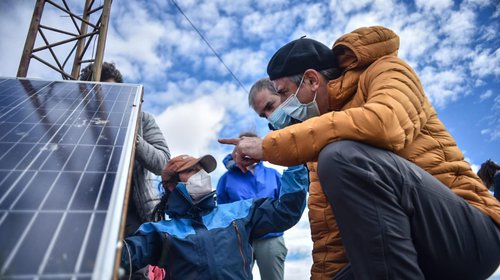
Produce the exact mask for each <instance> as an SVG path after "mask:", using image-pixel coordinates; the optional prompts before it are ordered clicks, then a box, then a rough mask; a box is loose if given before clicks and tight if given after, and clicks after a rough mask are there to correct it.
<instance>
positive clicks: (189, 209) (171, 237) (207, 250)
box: [121, 155, 309, 279]
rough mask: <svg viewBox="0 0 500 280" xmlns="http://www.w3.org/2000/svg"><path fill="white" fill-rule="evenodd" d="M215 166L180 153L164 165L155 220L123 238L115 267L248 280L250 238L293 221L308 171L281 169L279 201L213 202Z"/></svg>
mask: <svg viewBox="0 0 500 280" xmlns="http://www.w3.org/2000/svg"><path fill="white" fill-rule="evenodd" d="M216 165H217V162H216V160H215V159H214V157H213V156H211V155H205V156H203V157H200V158H194V157H191V156H187V155H182V156H178V157H175V158H173V159H171V160H170V161H169V162H168V163H167V165H166V166H165V168H164V170H163V172H162V184H163V187H164V189H165V195H164V196H163V197H162V200H161V202H160V203H159V204H158V205H157V207H156V208H155V212H154V215H155V221H157V222H152V223H145V224H143V225H142V226H141V227H140V228H139V229H138V231H137V232H136V233H135V234H134V235H133V236H130V237H128V238H126V239H125V240H124V241H123V249H122V262H121V267H122V268H123V269H125V271H127V273H131V272H133V271H135V270H136V269H139V268H141V267H144V266H146V265H148V264H151V265H156V266H159V267H162V268H165V269H166V277H165V279H252V271H251V265H252V247H251V246H250V242H251V241H252V240H253V239H255V238H258V237H261V236H263V235H265V234H267V233H270V232H281V231H285V230H287V229H289V228H291V227H292V226H294V225H295V224H296V223H297V222H298V221H299V219H300V217H301V215H302V212H303V210H304V208H305V203H306V192H307V186H308V184H309V177H308V171H307V169H306V168H305V167H304V166H303V165H299V166H294V167H290V168H288V169H287V170H285V171H284V173H283V176H282V178H281V194H280V197H279V199H271V198H256V199H248V200H241V201H236V202H233V203H228V204H221V205H216V199H215V191H213V189H212V186H211V179H210V175H208V173H210V172H212V171H213V170H214V169H215V168H216ZM165 214H167V215H168V217H169V219H165Z"/></svg>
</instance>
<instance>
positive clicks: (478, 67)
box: [470, 48, 500, 77]
mask: <svg viewBox="0 0 500 280" xmlns="http://www.w3.org/2000/svg"><path fill="white" fill-rule="evenodd" d="M471 59H472V61H471V64H470V69H471V72H472V75H474V76H478V77H486V76H488V75H493V76H495V77H499V76H500V67H498V66H499V65H500V48H497V49H496V50H491V49H482V50H481V49H479V50H477V52H475V53H472V55H471Z"/></svg>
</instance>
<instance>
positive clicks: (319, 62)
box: [267, 37, 337, 80]
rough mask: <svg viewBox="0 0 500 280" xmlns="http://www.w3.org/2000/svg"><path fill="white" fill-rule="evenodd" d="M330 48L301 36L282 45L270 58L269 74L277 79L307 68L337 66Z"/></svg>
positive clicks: (317, 68) (302, 71) (298, 72)
mask: <svg viewBox="0 0 500 280" xmlns="http://www.w3.org/2000/svg"><path fill="white" fill-rule="evenodd" d="M336 66H337V62H336V59H335V56H334V54H333V52H332V50H331V49H330V48H328V47H327V46H325V45H324V44H322V43H320V42H318V41H316V40H313V39H309V38H304V37H302V38H300V39H297V40H294V41H291V42H290V43H288V44H286V45H284V46H283V47H281V48H280V49H279V50H278V51H277V52H276V53H275V54H274V55H273V57H271V60H269V63H268V64H267V74H268V75H269V79H271V80H276V79H279V78H283V77H289V76H293V75H297V74H302V73H304V72H305V71H306V70H307V69H314V70H324V69H328V68H332V67H336Z"/></svg>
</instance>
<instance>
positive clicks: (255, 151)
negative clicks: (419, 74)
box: [219, 136, 264, 172]
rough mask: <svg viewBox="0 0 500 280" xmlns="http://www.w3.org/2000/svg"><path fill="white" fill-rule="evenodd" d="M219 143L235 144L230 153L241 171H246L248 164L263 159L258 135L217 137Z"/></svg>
mask: <svg viewBox="0 0 500 280" xmlns="http://www.w3.org/2000/svg"><path fill="white" fill-rule="evenodd" d="M219 143H221V144H230V145H235V147H234V150H233V153H232V154H231V155H232V156H233V159H234V162H235V163H236V164H237V165H238V167H239V168H240V170H241V171H242V172H246V171H247V168H248V167H249V166H250V165H252V164H254V163H257V162H259V161H261V160H263V159H264V152H263V150H262V140H261V139H260V138H258V137H246V136H243V137H241V138H222V139H219Z"/></svg>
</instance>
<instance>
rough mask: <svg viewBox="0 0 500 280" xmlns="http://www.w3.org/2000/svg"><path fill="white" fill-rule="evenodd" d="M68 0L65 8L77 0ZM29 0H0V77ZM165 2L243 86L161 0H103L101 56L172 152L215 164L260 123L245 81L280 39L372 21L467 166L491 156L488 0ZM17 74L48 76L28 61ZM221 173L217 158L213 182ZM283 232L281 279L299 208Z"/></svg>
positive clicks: (291, 271) (303, 256)
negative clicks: (416, 78)
mask: <svg viewBox="0 0 500 280" xmlns="http://www.w3.org/2000/svg"><path fill="white" fill-rule="evenodd" d="M56 2H57V1H56ZM68 2H69V3H70V5H71V7H74V4H77V5H81V3H80V2H82V3H83V1H76V0H71V1H68ZM34 4H35V0H21V1H16V0H2V1H0V36H1V38H2V39H1V40H0V61H1V64H0V76H7V77H13V76H15V75H16V72H17V67H18V64H19V59H20V56H21V52H22V48H23V45H24V41H25V38H26V33H27V30H28V26H29V23H30V19H31V15H32V12H33V7H34ZM177 4H178V6H179V7H180V9H182V11H183V12H184V13H185V14H186V16H187V17H188V18H189V19H190V21H191V22H192V23H193V24H194V25H195V26H196V28H197V29H198V30H199V31H200V32H201V34H202V35H203V36H204V37H205V38H206V40H208V41H209V42H210V44H211V46H212V47H213V49H214V50H215V51H216V52H217V53H218V54H219V55H220V57H221V58H222V60H223V61H224V62H225V64H226V65H227V66H228V67H229V68H230V69H231V71H232V72H233V73H234V75H235V76H236V77H237V79H238V80H239V81H240V82H241V83H242V84H243V87H241V86H240V85H239V82H237V81H236V80H235V78H234V77H233V76H232V75H231V74H230V73H229V71H228V70H227V69H226V68H225V67H224V65H223V64H222V63H221V62H220V61H219V59H218V58H217V57H216V56H215V55H214V53H213V52H212V50H211V49H210V48H209V47H208V46H207V45H206V43H205V42H204V41H203V40H202V39H201V38H200V36H199V34H198V33H197V32H196V31H195V30H194V29H193V27H192V26H191V24H190V23H189V22H188V21H187V20H186V18H185V17H184V16H183V15H182V14H181V13H180V12H179V10H178V9H177V8H176V7H175V5H174V4H173V2H172V1H166V0H157V1H145V0H144V1H140V0H134V1H129V0H114V1H113V5H112V10H111V21H110V28H109V31H108V38H107V45H106V52H105V60H106V61H111V62H115V63H116V65H117V67H118V68H119V69H120V70H121V72H122V74H123V75H124V79H125V80H126V82H130V83H138V84H143V85H144V89H145V96H144V104H143V110H144V111H147V112H151V113H153V114H154V115H155V116H156V119H157V122H158V123H159V125H160V127H161V128H162V130H163V132H164V134H165V137H166V139H167V142H168V144H169V146H170V149H171V151H172V154H173V155H179V154H182V153H188V154H192V155H195V156H197V155H202V154H205V153H212V154H214V156H215V157H216V158H217V160H218V161H219V163H220V162H221V161H222V158H223V157H224V156H225V154H227V153H229V152H230V151H231V147H228V146H223V145H219V144H218V143H217V141H216V140H217V138H220V137H232V136H237V134H238V133H239V132H240V131H244V130H255V131H257V132H258V134H260V135H261V136H264V135H265V134H266V133H267V132H268V130H267V125H266V122H265V121H264V120H261V119H259V118H258V117H257V115H256V114H255V113H254V112H253V111H252V110H251V109H250V108H249V107H248V105H247V98H246V96H247V93H246V90H248V89H249V88H250V87H251V85H252V83H253V82H254V81H256V80H257V79H259V78H261V77H264V76H266V71H265V69H266V65H267V62H268V60H269V58H270V57H271V56H272V54H273V53H274V52H275V51H276V50H277V49H278V48H279V47H280V46H282V45H284V44H285V43H287V42H289V41H291V40H293V39H296V38H299V37H301V36H302V35H307V36H308V37H309V38H313V39H316V40H318V41H321V42H323V43H325V44H326V45H329V46H330V45H332V44H333V42H334V41H335V39H336V38H338V37H339V36H340V35H342V34H344V33H347V32H349V31H352V30H354V29H356V28H358V27H361V26H370V25H384V26H386V27H389V28H391V29H393V30H394V31H395V32H396V33H398V34H399V35H400V41H401V46H400V50H399V56H400V57H402V58H403V59H405V60H406V61H407V62H408V63H409V64H410V65H411V66H412V67H413V68H414V69H415V70H416V72H417V73H418V74H419V75H420V78H421V81H422V84H423V86H424V89H425V90H426V93H427V95H428V96H429V98H430V99H431V101H432V103H433V104H434V106H435V108H436V110H437V112H438V114H439V116H440V118H441V120H442V121H443V122H444V123H445V125H446V126H447V128H448V130H449V131H450V132H451V134H452V135H453V136H454V138H455V140H456V141H457V143H458V145H459V147H460V148H461V149H462V151H463V152H464V154H465V157H466V159H467V160H468V161H469V162H470V163H471V164H472V166H473V168H474V169H475V170H477V167H478V165H480V164H481V163H482V162H484V161H485V160H486V159H489V158H491V159H493V160H495V161H497V162H498V161H500V149H499V148H498V147H499V146H500V145H499V144H500V94H499V88H500V87H499V85H500V82H499V79H500V49H499V46H500V38H499V36H498V35H497V33H498V31H499V30H500V20H499V18H500V3H499V2H498V1H497V0H469V1H452V0H416V1H396V0H392V1H391V0H375V1H372V0H356V1H351V0H332V1H286V0H271V1H249V0H238V1H234V0H206V1H194V0H188V1H181V0H179V1H177ZM42 24H46V25H49V26H58V27H59V28H66V27H67V28H68V30H70V29H71V28H72V25H71V22H70V21H69V20H68V19H67V18H65V17H61V15H60V13H59V12H57V11H56V10H55V9H50V10H49V9H46V10H45V11H44V17H43V19H42ZM48 36H49V38H51V36H54V37H57V36H59V35H52V34H49V35H48ZM52 38H53V37H52ZM38 42H40V41H38ZM56 51H58V52H64V51H65V49H64V48H63V47H61V48H60V49H56ZM68 71H69V70H68ZM28 77H32V78H42V79H49V80H60V77H59V76H58V75H57V74H56V73H55V72H54V71H52V70H50V69H48V68H47V67H46V66H44V65H42V64H40V63H38V62H36V61H32V64H31V66H30V71H29V72H28ZM223 172H224V169H223V167H222V164H221V165H220V166H219V168H218V169H217V170H216V171H215V172H214V173H213V177H214V180H216V179H217V178H218V176H220V175H221V174H222V173H223ZM286 236H287V246H288V247H289V259H288V260H287V264H288V265H287V272H286V274H287V277H286V278H287V279H306V278H307V275H308V271H309V266H310V262H311V260H310V248H311V243H310V240H309V239H310V238H309V226H308V224H307V218H306V217H304V219H303V220H302V221H301V222H300V223H299V224H298V226H296V227H295V228H294V229H292V230H290V231H288V232H287V234H286ZM294 277H296V278H294ZM256 279H258V277H256Z"/></svg>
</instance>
